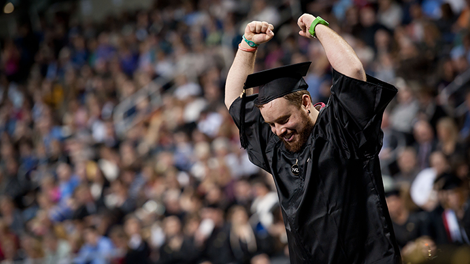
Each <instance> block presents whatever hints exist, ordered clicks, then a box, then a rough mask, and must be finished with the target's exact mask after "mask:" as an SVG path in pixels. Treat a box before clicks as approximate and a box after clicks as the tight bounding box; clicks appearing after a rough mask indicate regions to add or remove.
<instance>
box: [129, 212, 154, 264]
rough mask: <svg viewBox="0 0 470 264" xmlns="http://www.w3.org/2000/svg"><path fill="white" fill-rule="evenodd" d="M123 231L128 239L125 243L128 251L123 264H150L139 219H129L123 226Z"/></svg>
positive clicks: (147, 246)
mask: <svg viewBox="0 0 470 264" xmlns="http://www.w3.org/2000/svg"><path fill="white" fill-rule="evenodd" d="M124 230H125V232H126V235H127V237H129V240H128V242H127V246H128V248H129V249H128V251H127V253H126V255H125V257H124V263H142V264H146V263H150V259H149V256H150V247H149V245H148V243H147V242H146V241H145V240H143V239H142V235H141V232H142V231H141V224H140V221H139V219H137V218H135V217H129V218H128V219H127V220H126V222H125V224H124Z"/></svg>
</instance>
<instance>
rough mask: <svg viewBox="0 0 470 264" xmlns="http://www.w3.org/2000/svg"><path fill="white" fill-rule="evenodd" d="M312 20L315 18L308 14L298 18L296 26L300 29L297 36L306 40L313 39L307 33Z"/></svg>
mask: <svg viewBox="0 0 470 264" xmlns="http://www.w3.org/2000/svg"><path fill="white" fill-rule="evenodd" d="M313 20H315V17H314V16H312V15H310V14H303V15H301V16H300V17H299V20H297V25H299V27H300V31H299V35H301V36H302V37H306V38H313V37H312V35H310V33H309V32H308V30H309V29H310V25H311V24H312V22H313Z"/></svg>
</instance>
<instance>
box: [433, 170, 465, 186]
mask: <svg viewBox="0 0 470 264" xmlns="http://www.w3.org/2000/svg"><path fill="white" fill-rule="evenodd" d="M434 183H436V184H438V188H439V190H453V189H456V188H459V187H460V186H462V180H461V179H460V178H459V177H457V175H455V174H453V173H447V172H445V173H442V174H441V175H439V177H437V179H436V180H435V181H434Z"/></svg>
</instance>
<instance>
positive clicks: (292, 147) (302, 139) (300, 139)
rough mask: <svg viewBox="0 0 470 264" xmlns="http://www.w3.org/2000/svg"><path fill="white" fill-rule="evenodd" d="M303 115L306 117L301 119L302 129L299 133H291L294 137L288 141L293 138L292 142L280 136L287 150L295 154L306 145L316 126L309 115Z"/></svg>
mask: <svg viewBox="0 0 470 264" xmlns="http://www.w3.org/2000/svg"><path fill="white" fill-rule="evenodd" d="M301 114H302V115H304V116H303V117H302V119H301V128H300V130H299V131H297V130H293V131H292V133H290V134H292V136H288V137H287V139H289V138H290V137H292V139H291V140H286V139H285V138H286V136H284V135H281V136H278V137H279V138H280V139H281V140H282V142H283V143H284V146H285V147H286V149H287V150H288V151H290V152H294V153H295V152H299V151H300V150H301V149H302V147H303V146H304V145H305V143H306V142H307V140H308V137H309V136H310V134H311V133H312V130H313V126H314V123H313V121H312V120H311V119H310V118H309V117H308V115H306V114H304V113H303V112H302V113H301Z"/></svg>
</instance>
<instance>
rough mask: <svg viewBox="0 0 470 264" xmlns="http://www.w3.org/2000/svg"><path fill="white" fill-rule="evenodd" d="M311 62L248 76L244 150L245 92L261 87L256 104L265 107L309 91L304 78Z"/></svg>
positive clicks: (241, 112)
mask: <svg viewBox="0 0 470 264" xmlns="http://www.w3.org/2000/svg"><path fill="white" fill-rule="evenodd" d="M310 64H311V62H302V63H297V64H292V65H287V66H282V67H278V68H274V69H269V70H264V71H260V72H257V73H253V74H250V75H248V77H247V78H246V81H245V85H244V87H243V94H242V107H241V109H240V119H241V120H240V121H241V126H240V143H241V145H242V147H243V148H246V147H247V146H248V142H247V139H246V136H245V133H244V132H245V131H244V127H245V103H246V102H245V97H246V93H245V90H246V89H249V88H252V87H256V86H259V94H258V97H257V98H256V99H255V101H254V103H255V104H257V105H263V104H266V103H269V102H271V101H272V100H274V99H276V98H280V97H283V96H284V95H287V94H290V93H293V92H296V91H300V90H307V88H308V85H307V83H306V82H305V80H304V78H303V76H305V75H307V72H308V68H309V67H310Z"/></svg>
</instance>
